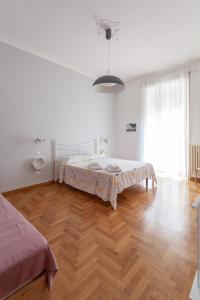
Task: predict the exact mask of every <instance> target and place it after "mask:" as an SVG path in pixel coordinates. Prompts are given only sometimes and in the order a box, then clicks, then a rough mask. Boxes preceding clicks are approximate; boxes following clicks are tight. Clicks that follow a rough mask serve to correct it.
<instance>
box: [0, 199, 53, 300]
mask: <svg viewBox="0 0 200 300" xmlns="http://www.w3.org/2000/svg"><path fill="white" fill-rule="evenodd" d="M57 270H58V267H57V264H56V260H55V258H54V255H53V253H52V251H51V249H50V247H49V245H48V243H47V241H46V239H45V238H44V237H43V236H42V235H41V234H40V233H39V232H38V231H37V230H36V229H35V228H34V227H33V226H32V225H31V224H30V223H29V222H28V221H27V220H26V219H25V218H24V217H23V216H22V215H21V214H20V213H19V212H18V211H17V210H16V209H15V208H14V207H13V206H12V205H11V204H10V203H9V202H8V201H7V200H6V199H5V198H4V197H3V196H2V195H1V194H0V299H1V300H2V299H7V298H8V299H15V294H16V293H17V294H18V295H19V296H20V299H31V297H30V293H27V294H26V295H27V296H26V298H24V297H23V294H24V293H26V292H27V290H26V289H25V286H26V285H29V284H30V286H31V287H32V288H34V289H35V288H38V290H37V292H38V293H39V288H41V287H42V286H44V282H45V286H48V288H49V289H51V286H52V282H53V279H54V276H55V273H56V272H57ZM37 279H38V282H39V283H38V284H37ZM20 289H22V291H23V293H20V292H19V290H20ZM28 295H29V296H28ZM35 299H39V298H35ZM43 299H45V298H44V297H43Z"/></svg>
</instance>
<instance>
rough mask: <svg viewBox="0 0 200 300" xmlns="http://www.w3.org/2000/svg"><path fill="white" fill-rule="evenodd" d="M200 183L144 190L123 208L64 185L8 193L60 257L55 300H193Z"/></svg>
mask: <svg viewBox="0 0 200 300" xmlns="http://www.w3.org/2000/svg"><path fill="white" fill-rule="evenodd" d="M198 193H200V184H198V183H197V184H196V183H192V182H190V183H187V182H184V183H180V182H175V181H171V180H168V179H159V181H158V187H157V190H156V191H155V192H153V191H151V190H149V191H148V192H146V190H145V186H144V185H137V186H134V187H133V188H131V189H128V190H126V191H125V192H123V193H122V194H121V195H119V198H118V199H119V200H118V209H117V211H114V210H113V209H112V208H111V206H110V205H109V204H107V203H103V202H102V201H101V200H100V199H98V198H97V197H95V196H92V195H89V194H86V193H84V192H81V191H78V190H75V189H72V188H70V187H67V186H63V185H58V184H49V185H47V186H43V187H37V188H32V189H31V190H29V191H23V192H22V191H21V192H13V193H10V194H9V195H7V198H8V199H9V200H10V202H11V203H12V204H13V205H14V206H15V207H16V208H17V209H18V210H19V211H21V212H22V214H23V215H24V216H25V217H26V218H27V219H28V220H29V221H30V222H31V223H32V224H33V225H35V227H36V228H37V229H38V230H39V231H40V232H41V233H42V234H43V235H44V236H45V237H46V238H47V240H48V241H49V243H50V245H51V247H52V249H53V252H54V254H55V256H56V258H57V261H58V265H59V268H60V271H59V272H58V274H57V276H56V280H55V284H54V288H53V291H52V298H51V299H52V300H68V299H69V300H84V299H87V300H117V299H118V300H126V299H133V300H137V299H139V300H184V299H187V300H188V295H189V291H190V288H191V285H192V281H193V277H194V274H195V269H196V257H195V255H196V211H195V210H193V209H192V208H191V203H192V201H193V200H194V199H195V198H196V196H197V195H198Z"/></svg>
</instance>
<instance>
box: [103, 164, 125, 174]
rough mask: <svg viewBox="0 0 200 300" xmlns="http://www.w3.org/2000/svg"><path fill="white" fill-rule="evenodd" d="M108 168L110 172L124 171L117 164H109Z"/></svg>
mask: <svg viewBox="0 0 200 300" xmlns="http://www.w3.org/2000/svg"><path fill="white" fill-rule="evenodd" d="M106 170H107V171H108V172H110V173H119V172H121V171H122V169H121V168H120V167H119V166H116V165H108V166H107V167H106Z"/></svg>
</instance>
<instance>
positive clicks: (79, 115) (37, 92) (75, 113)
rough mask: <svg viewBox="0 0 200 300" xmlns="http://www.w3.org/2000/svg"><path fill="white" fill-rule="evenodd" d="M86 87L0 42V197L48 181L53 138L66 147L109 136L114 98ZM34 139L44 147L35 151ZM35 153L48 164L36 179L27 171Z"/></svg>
mask: <svg viewBox="0 0 200 300" xmlns="http://www.w3.org/2000/svg"><path fill="white" fill-rule="evenodd" d="M91 85H92V80H91V79H89V78H87V77H84V76H82V75H79V74H77V73H75V72H72V71H70V70H67V69H65V68H64V67H61V66H58V65H56V64H53V63H51V62H49V61H46V60H44V59H41V58H39V57H37V56H34V55H31V54H28V53H26V52H23V51H21V50H18V49H16V48H14V47H11V46H8V45H6V44H3V43H0V191H1V192H3V191H8V190H12V189H15V188H18V187H23V186H28V185H32V184H35V183H39V182H45V181H48V180H51V179H52V178H53V163H52V151H51V140H52V139H57V140H59V141H61V142H63V143H69V144H70V143H79V142H85V141H88V140H91V139H93V138H96V137H98V136H104V137H108V136H109V137H113V134H114V129H113V128H114V122H113V121H114V119H113V117H114V115H113V114H114V102H113V101H114V99H113V97H111V96H107V95H101V94H98V93H96V92H95V91H93V89H92V87H91ZM35 137H41V138H46V139H47V142H46V143H45V144H44V145H42V146H37V145H36V144H34V143H33V141H32V140H33V138H35ZM110 148H111V149H110V150H111V151H112V148H113V139H111V146H110ZM37 149H40V150H41V152H42V155H43V156H44V157H45V159H46V160H47V166H46V167H45V169H44V170H43V171H42V172H41V175H40V176H36V175H35V173H34V171H33V169H32V168H31V166H30V161H31V159H32V157H33V153H34V151H35V150H37Z"/></svg>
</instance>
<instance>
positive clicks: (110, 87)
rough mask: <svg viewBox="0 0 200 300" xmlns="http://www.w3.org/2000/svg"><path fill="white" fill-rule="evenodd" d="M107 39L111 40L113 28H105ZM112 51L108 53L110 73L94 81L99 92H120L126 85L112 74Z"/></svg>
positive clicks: (94, 85)
mask: <svg viewBox="0 0 200 300" xmlns="http://www.w3.org/2000/svg"><path fill="white" fill-rule="evenodd" d="M105 33H106V39H107V40H108V41H109V42H110V39H111V37H112V30H111V28H107V29H105ZM109 54H110V51H109V53H108V74H107V75H104V76H101V77H99V78H97V79H96V80H95V82H94V83H93V87H94V89H95V90H96V91H97V92H99V93H118V92H120V91H122V90H124V88H125V85H124V83H123V81H122V80H121V79H120V78H119V77H117V76H114V75H110V70H109V66H110V55H109Z"/></svg>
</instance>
